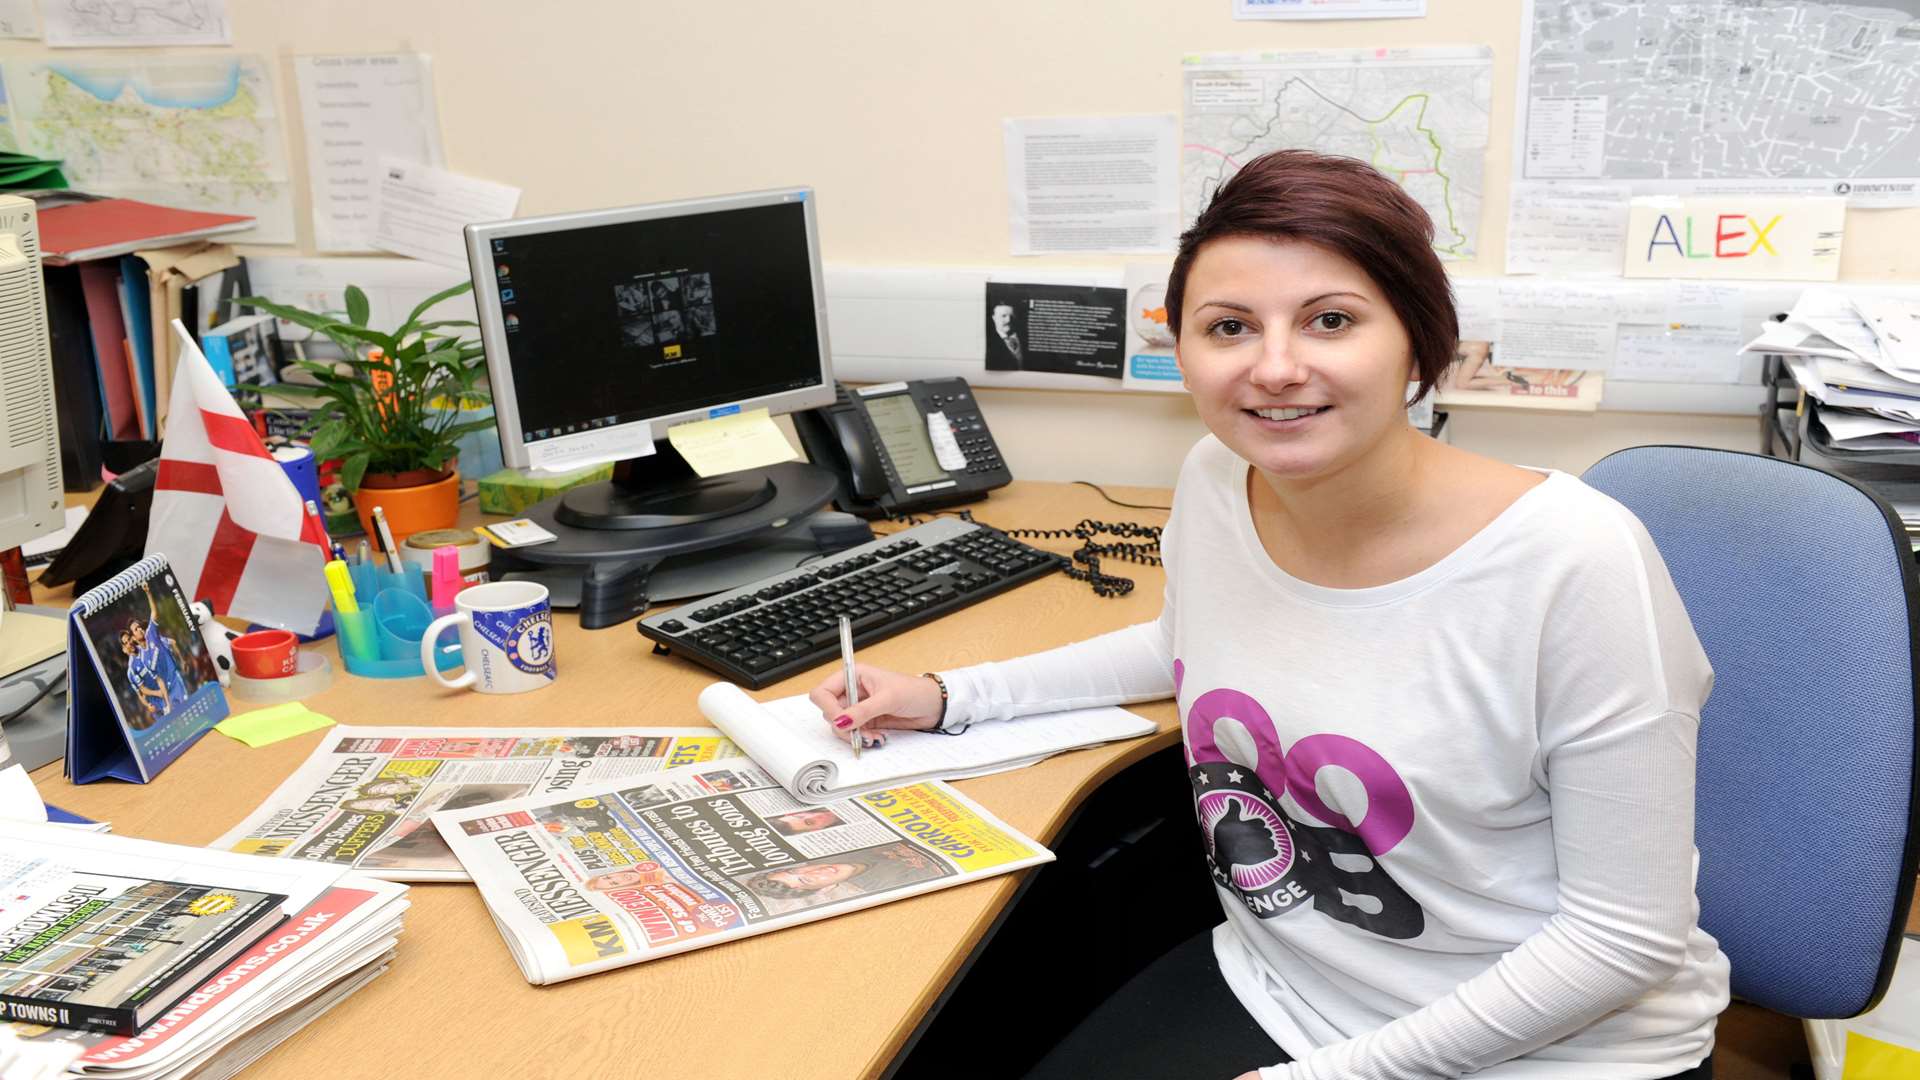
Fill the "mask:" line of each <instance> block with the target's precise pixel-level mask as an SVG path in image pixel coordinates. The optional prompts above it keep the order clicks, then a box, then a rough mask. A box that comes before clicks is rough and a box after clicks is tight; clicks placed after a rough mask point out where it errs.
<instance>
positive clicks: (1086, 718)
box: [700, 683, 1158, 800]
mask: <svg viewBox="0 0 1920 1080" xmlns="http://www.w3.org/2000/svg"><path fill="white" fill-rule="evenodd" d="M700 711H701V712H702V713H703V714H705V716H706V717H707V719H709V720H711V721H713V723H714V726H716V727H718V728H719V729H720V730H721V731H723V732H725V733H726V734H727V736H728V737H729V738H731V739H733V741H734V742H736V743H738V744H739V745H740V747H741V748H742V749H744V750H745V751H746V752H747V755H748V756H749V757H751V758H753V760H754V761H756V762H758V763H759V764H760V767H761V768H763V769H766V770H767V771H768V772H770V773H772V774H773V775H774V776H775V777H777V778H778V779H779V780H780V782H781V783H782V784H784V785H785V786H786V787H787V789H788V790H789V791H791V792H793V794H794V795H795V797H797V798H800V799H803V800H806V799H813V800H820V799H844V798H847V797H849V796H852V795H859V794H864V793H866V792H869V791H881V790H884V789H886V788H890V787H899V786H902V785H904V784H913V783H919V782H920V781H923V780H954V779H962V778H965V777H969V776H985V775H987V774H988V773H996V772H1004V771H1006V770H1008V769H1017V768H1020V767H1022V766H1026V765H1031V764H1033V763H1034V762H1036V761H1040V760H1041V759H1043V758H1047V757H1051V756H1053V755H1054V754H1057V753H1060V752H1061V751H1064V750H1073V749H1077V748H1079V747H1082V746H1094V745H1097V744H1099V743H1104V742H1113V741H1114V740H1116V739H1131V738H1136V737H1138V736H1141V735H1147V734H1151V733H1152V732H1153V731H1154V730H1155V729H1156V728H1157V727H1158V725H1156V724H1155V723H1154V722H1153V721H1151V720H1148V719H1147V718H1146V717H1144V716H1140V715H1138V714H1135V713H1131V712H1128V711H1127V710H1125V709H1121V708H1115V707H1112V706H1107V707H1103V708H1096V709H1074V710H1070V711H1067V712H1057V713H1044V714H1041V715H1038V716H1025V717H1021V718H1020V719H1018V720H1008V721H1006V722H1004V723H1000V722H994V723H985V724H975V725H974V726H973V727H971V728H969V729H967V732H966V734H964V735H960V736H952V735H939V734H935V733H933V732H926V731H889V732H888V733H887V744H886V745H885V746H883V747H880V748H877V749H873V750H868V751H867V752H866V753H865V754H863V755H861V757H860V759H859V760H858V761H856V760H854V757H853V751H852V749H851V748H849V747H848V745H847V744H846V742H845V741H843V740H841V739H840V738H839V737H838V736H836V735H835V734H834V733H833V731H832V729H831V728H829V727H828V726H827V723H826V721H825V720H823V719H822V718H821V716H820V710H819V709H817V708H815V707H814V705H813V703H812V702H810V701H808V700H807V699H806V698H805V697H800V696H795V697H786V698H778V699H776V700H773V701H767V702H756V701H754V700H753V699H752V698H750V697H748V696H747V694H746V692H745V691H742V690H741V689H740V688H739V687H737V686H734V685H733V684H731V683H714V684H713V685H711V686H709V687H707V688H706V689H705V690H702V691H701V692H700Z"/></svg>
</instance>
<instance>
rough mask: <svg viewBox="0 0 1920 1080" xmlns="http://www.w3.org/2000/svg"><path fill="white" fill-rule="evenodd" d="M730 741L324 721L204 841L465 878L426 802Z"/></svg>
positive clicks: (608, 775)
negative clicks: (258, 793)
mask: <svg viewBox="0 0 1920 1080" xmlns="http://www.w3.org/2000/svg"><path fill="white" fill-rule="evenodd" d="M740 752H741V751H740V750H739V749H738V748H736V747H735V746H734V745H733V743H731V742H729V741H728V740H727V739H726V737H725V736H723V735H721V734H720V733H719V732H718V731H715V730H714V729H712V728H704V727H689V728H595V729H591V730H581V731H574V730H569V729H564V728H420V727H346V726H341V727H335V728H330V729H328V731H327V735H326V737H325V738H324V739H323V740H322V741H321V743H320V745H319V746H317V747H315V748H314V751H313V753H312V754H311V755H310V756H309V757H308V758H307V760H306V761H305V763H303V764H302V765H301V766H300V768H299V769H297V770H296V771H295V772H294V774H293V775H292V776H290V777H288V778H287V780H286V782H285V783H283V784H281V785H280V786H279V788H277V789H276V790H275V791H274V793H273V794H272V795H269V796H268V797H267V801H266V802H265V803H263V804H261V806H260V808H259V809H257V810H255V811H254V812H253V813H252V814H250V815H248V817H247V819H246V820H245V821H242V822H241V823H240V824H239V825H238V826H236V827H235V828H234V829H233V830H232V831H230V832H228V833H227V834H226V835H225V836H222V837H221V838H220V839H218V840H216V841H214V843H213V845H212V846H213V847H216V848H221V849H223V850H228V851H238V852H243V853H245V854H248V855H266V856H272V857H277V858H285V859H305V860H308V861H314V862H329V863H339V864H342V865H346V866H352V867H354V868H355V869H358V870H359V871H360V872H361V873H364V874H368V875H371V876H373V877H379V878H385V879H387V880H389V881H465V880H467V874H466V871H464V870H462V869H461V868H460V863H459V861H458V860H456V859H455V858H454V857H453V854H452V853H451V852H449V851H448V850H447V846H446V844H445V843H443V842H442V841H441V839H440V836H439V834H438V833H436V832H434V830H433V826H432V825H430V824H428V822H427V817H428V815H429V814H431V813H433V812H434V811H436V810H458V809H461V808H462V807H471V806H479V805H482V804H485V803H492V802H498V801H499V800H501V799H511V798H515V797H518V796H522V795H565V794H567V793H568V792H571V791H576V790H579V789H581V788H585V787H588V786H590V785H594V784H604V783H605V782H607V781H609V780H614V779H624V778H627V777H632V776H639V775H642V774H646V773H653V772H658V771H660V770H661V769H667V768H673V767H675V766H682V765H692V764H697V763H699V762H703V761H712V760H714V759H716V758H722V757H732V756H734V755H737V754H739V753H740Z"/></svg>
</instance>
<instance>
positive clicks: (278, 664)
mask: <svg viewBox="0 0 1920 1080" xmlns="http://www.w3.org/2000/svg"><path fill="white" fill-rule="evenodd" d="M299 666H300V639H299V638H297V637H295V636H294V634H293V631H291V630H255V631H254V632H253V633H251V634H241V635H240V636H239V637H237V638H234V639H233V667H234V670H235V671H238V672H239V673H240V674H242V675H244V676H246V677H247V678H249V679H280V678H285V677H286V676H288V675H291V674H293V673H294V671H295V670H296V669H297V668H298V667H299Z"/></svg>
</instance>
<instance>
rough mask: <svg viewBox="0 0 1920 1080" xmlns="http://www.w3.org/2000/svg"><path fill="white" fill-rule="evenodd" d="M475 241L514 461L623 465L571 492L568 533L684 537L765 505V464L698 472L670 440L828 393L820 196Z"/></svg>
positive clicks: (495, 227) (678, 209)
mask: <svg viewBox="0 0 1920 1080" xmlns="http://www.w3.org/2000/svg"><path fill="white" fill-rule="evenodd" d="M465 235H466V242H467V254H468V261H469V263H470V265H471V269H472V272H473V284H474V297H475V300H476V301H477V306H478V308H479V322H480V337H481V341H482V343H483V344H484V346H485V348H486V355H487V366H488V377H489V379H490V380H491V383H492V388H493V407H494V415H495V417H496V420H497V423H498V427H499V430H500V447H501V453H502V457H503V458H504V459H505V461H506V463H507V464H508V465H510V466H514V467H518V468H526V467H529V466H534V467H542V466H544V467H549V468H553V467H565V466H568V465H570V464H572V463H575V462H578V463H582V464H584V463H587V462H590V461H596V460H600V461H604V460H607V459H608V458H618V459H623V460H620V463H619V465H618V466H617V470H616V474H615V477H614V479H613V481H611V482H609V483H603V484H598V485H590V486H588V487H585V488H577V489H574V490H573V491H571V492H568V493H567V495H566V496H564V498H563V501H562V502H561V504H560V506H559V507H558V508H557V510H556V517H557V519H558V520H559V521H560V522H561V523H563V524H565V525H568V526H572V527H574V528H580V529H600V530H633V529H657V528H684V527H686V526H689V525H697V524H699V523H701V522H718V521H722V520H724V519H725V518H727V517H729V516H732V515H736V514H738V513H740V512H742V511H743V510H745V509H750V508H751V507H753V506H755V505H760V504H762V503H764V502H766V501H767V500H768V499H769V498H771V496H772V487H771V484H770V482H769V481H768V480H767V479H766V477H765V476H764V475H762V474H760V473H757V472H749V473H741V474H733V475H731V476H725V477H717V478H710V479H706V480H702V479H701V478H699V477H696V476H694V475H693V474H692V472H691V470H690V469H687V468H686V467H685V465H684V463H683V462H681V460H680V458H679V455H678V454H677V453H674V452H673V451H672V448H671V446H670V445H669V444H668V443H666V442H665V440H666V438H667V430H668V429H669V428H670V427H672V426H673V425H675V424H679V423H685V422H687V421H692V420H702V419H707V418H710V417H715V416H722V415H726V414H727V413H730V412H734V411H738V410H745V409H760V408H765V409H769V410H771V412H772V413H774V414H775V415H778V414H781V413H788V412H793V411H795V410H799V409H810V408H815V407H818V406H821V405H825V404H827V403H829V402H831V401H832V400H833V397H834V387H833V370H832V364H831V360H830V358H829V357H830V354H829V352H828V345H827V311H826V289H825V286H824V284H823V281H822V278H821V272H820V244H819V223H818V221H817V219H816V217H815V200H814V197H813V192H812V190H811V189H808V188H786V189H781V190H775V191H760V192H752V193H748V194H741V195H723V196H716V197H710V198H699V199H686V200H681V201H677V202H665V203H655V204H652V205H647V206H631V207H625V208H621V209H612V210H593V211H586V212H580V213H567V214H552V215H547V216H543V217H532V218H521V219H518V220H513V221H502V222H497V223H492V224H485V225H469V226H467V228H466V230H465ZM645 449H654V450H655V452H654V453H653V454H651V455H646V454H644V453H643V451H644V450H645Z"/></svg>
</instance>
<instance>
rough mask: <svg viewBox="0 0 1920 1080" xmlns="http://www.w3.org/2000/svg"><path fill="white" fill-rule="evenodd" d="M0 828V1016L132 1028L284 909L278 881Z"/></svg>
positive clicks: (119, 1030) (128, 1031)
mask: <svg viewBox="0 0 1920 1080" xmlns="http://www.w3.org/2000/svg"><path fill="white" fill-rule="evenodd" d="M13 824H14V825H17V826H21V827H18V828H9V829H5V830H4V831H0V837H4V840H5V843H4V844H0V881H3V882H4V883H5V898H4V899H0V1019H6V1020H11V1021H24V1022H27V1023H37V1024H50V1025H52V1026H54V1027H65V1028H80V1029H82V1030H89V1031H111V1032H114V1033H115V1034H119V1035H132V1034H134V1033H135V1032H137V1031H139V1030H140V1029H141V1028H142V1027H145V1026H146V1025H147V1023H148V1021H150V1020H152V1019H153V1018H154V1017H155V1016H157V1015H158V1014H159V1013H160V1012H162V1011H164V1010H165V1009H166V1008H167V1007H168V1006H170V1005H172V1004H173V1002H174V1001H175V1000H177V999H179V998H180V997H182V996H184V995H185V994H186V993H187V992H188V991H190V990H192V989H194V988H195V987H197V986H199V985H200V984H201V983H202V982H205V981H206V979H207V977H208V976H209V975H211V974H213V973H214V972H215V971H218V970H219V969H220V968H221V967H223V966H225V965H226V963H227V962H228V961H230V960H232V959H233V958H234V956H235V955H237V954H238V953H239V952H241V951H242V950H244V949H245V948H246V947H247V946H248V945H250V944H252V943H253V941H254V940H255V939H256V938H258V937H259V936H260V935H261V934H263V933H265V932H266V931H267V930H270V929H272V928H273V927H274V926H276V925H278V924H279V923H280V921H281V919H283V918H284V917H285V913H284V912H283V911H282V910H281V905H282V904H283V903H285V902H286V900H287V896H286V894H285V893H274V892H266V891H262V890H259V889H251V888H239V887H234V886H233V885H232V884H230V883H210V882H189V881H180V880H174V878H173V876H172V875H170V874H169V875H167V876H164V877H155V876H149V874H148V873H141V872H131V871H128V870H125V869H123V868H122V867H120V866H119V865H116V863H115V861H114V860H113V859H112V858H108V857H97V856H96V857H93V858H87V857H84V856H77V855H76V854H75V852H74V850H73V849H72V848H71V847H70V846H69V844H70V842H71V841H72V839H73V835H72V834H71V833H70V832H67V831H65V830H61V831H58V832H56V833H53V834H48V833H42V832H37V831H33V830H30V829H27V828H25V826H28V825H32V824H34V823H31V822H17V823H13Z"/></svg>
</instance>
